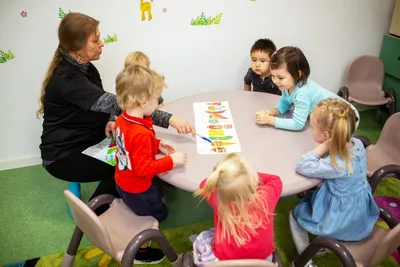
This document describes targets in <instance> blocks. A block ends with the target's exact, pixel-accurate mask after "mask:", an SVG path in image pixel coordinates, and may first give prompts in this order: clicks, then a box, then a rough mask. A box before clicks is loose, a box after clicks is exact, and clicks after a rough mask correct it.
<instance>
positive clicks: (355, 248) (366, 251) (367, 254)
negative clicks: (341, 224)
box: [340, 225, 389, 267]
mask: <svg viewBox="0 0 400 267" xmlns="http://www.w3.org/2000/svg"><path fill="white" fill-rule="evenodd" d="M388 233H389V230H386V229H383V228H381V227H379V226H376V225H375V227H374V230H373V231H372V234H371V236H370V237H369V238H367V239H365V240H362V241H359V242H340V243H341V244H342V245H343V246H345V247H346V248H347V250H348V251H349V252H350V254H351V256H352V257H353V259H354V261H355V262H356V264H357V266H359V267H361V266H369V265H368V263H369V262H371V257H372V255H373V254H374V253H373V252H374V251H375V250H376V249H379V246H378V245H379V243H380V242H381V240H382V239H383V238H385V236H386V235H387V234H388Z"/></svg>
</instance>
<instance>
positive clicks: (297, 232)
mask: <svg viewBox="0 0 400 267" xmlns="http://www.w3.org/2000/svg"><path fill="white" fill-rule="evenodd" d="M289 226H290V231H291V232H292V237H293V242H294V245H295V246H296V249H297V253H299V254H301V253H302V252H303V251H304V250H305V249H306V248H307V246H308V245H309V244H310V239H309V237H308V233H307V231H306V230H304V229H303V228H302V227H301V226H300V225H299V224H298V223H297V221H296V219H295V218H294V217H293V215H292V211H290V214H289Z"/></svg>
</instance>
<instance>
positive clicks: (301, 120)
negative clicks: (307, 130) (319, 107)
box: [275, 93, 311, 131]
mask: <svg viewBox="0 0 400 267" xmlns="http://www.w3.org/2000/svg"><path fill="white" fill-rule="evenodd" d="M282 98H283V96H282V97H281V99H282ZM279 103H281V102H279ZM279 103H278V104H279ZM294 105H295V107H294V112H293V117H292V118H291V119H285V118H275V128H280V129H286V130H292V131H300V130H301V129H303V128H304V125H305V124H306V121H307V118H308V115H309V111H310V105H311V101H310V98H309V97H308V95H306V94H302V93H299V94H298V95H297V96H296V100H295V101H294ZM276 108H277V109H278V110H279V111H280V112H281V114H283V113H282V111H281V109H280V107H279V106H278V105H277V106H276ZM289 108H290V107H288V110H289Z"/></svg>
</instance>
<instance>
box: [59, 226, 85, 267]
mask: <svg viewBox="0 0 400 267" xmlns="http://www.w3.org/2000/svg"><path fill="white" fill-rule="evenodd" d="M82 237H83V233H82V231H81V229H79V227H78V226H76V227H75V230H74V233H73V234H72V238H71V241H70V242H69V245H68V248H67V252H66V253H65V255H64V259H63V262H62V264H61V267H71V266H72V265H73V264H74V260H75V256H76V252H77V251H78V248H79V244H80V243H81V240H82Z"/></svg>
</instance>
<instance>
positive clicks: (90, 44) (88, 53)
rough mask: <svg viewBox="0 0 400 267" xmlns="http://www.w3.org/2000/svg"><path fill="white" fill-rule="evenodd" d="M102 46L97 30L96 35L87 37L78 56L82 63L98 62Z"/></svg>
mask: <svg viewBox="0 0 400 267" xmlns="http://www.w3.org/2000/svg"><path fill="white" fill-rule="evenodd" d="M103 46H104V43H103V42H102V41H101V38H100V31H99V29H98V28H97V29H96V33H92V34H90V35H89V38H88V39H87V41H86V43H85V45H84V46H83V48H82V50H81V54H80V55H81V59H82V61H83V63H88V62H90V61H92V60H98V59H99V58H100V55H101V52H102V48H103Z"/></svg>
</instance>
